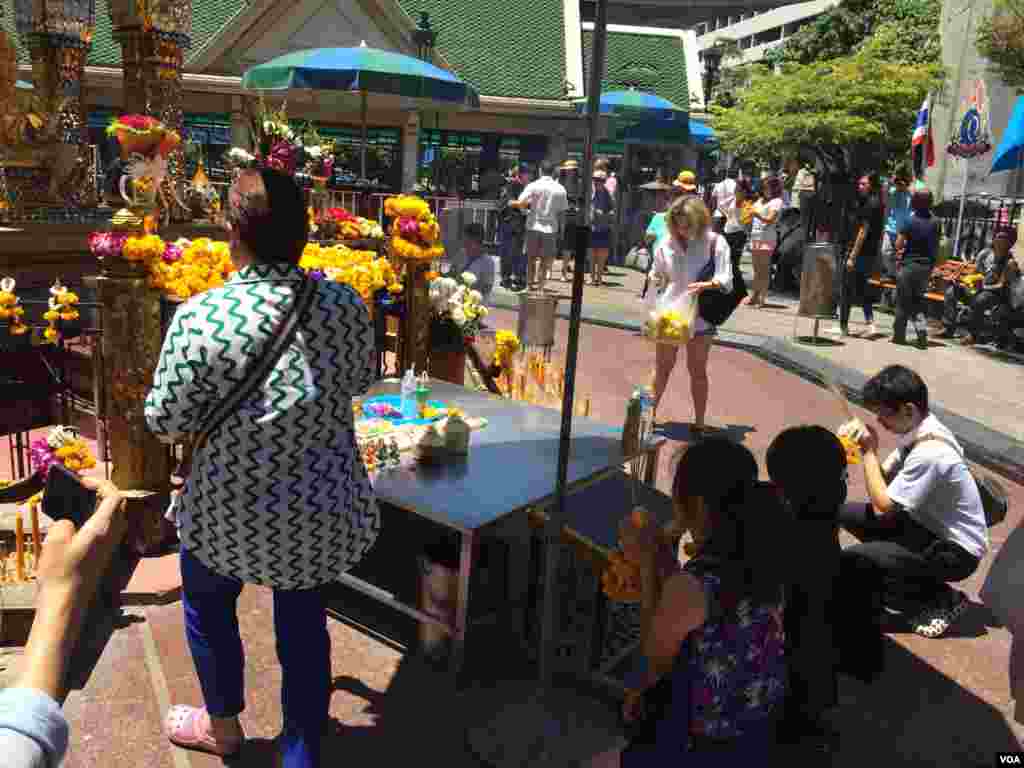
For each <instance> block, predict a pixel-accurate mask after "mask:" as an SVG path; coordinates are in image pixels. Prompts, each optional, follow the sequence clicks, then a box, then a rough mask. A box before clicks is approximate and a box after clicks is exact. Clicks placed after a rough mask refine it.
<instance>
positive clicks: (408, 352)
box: [399, 261, 431, 374]
mask: <svg viewBox="0 0 1024 768" xmlns="http://www.w3.org/2000/svg"><path fill="white" fill-rule="evenodd" d="M429 271H430V262H429V261H428V262H426V263H424V262H423V261H408V262H406V268H405V291H404V296H405V314H403V315H402V326H401V332H400V333H399V341H400V348H401V350H402V354H401V355H400V366H399V369H400V372H401V373H402V374H404V373H405V371H407V370H408V369H409V368H410V367H411V366H412V365H414V364H415V366H416V372H417V373H419V372H420V371H425V370H427V360H428V358H429V356H430V315H431V309H430V285H429V283H428V282H427V272H429Z"/></svg>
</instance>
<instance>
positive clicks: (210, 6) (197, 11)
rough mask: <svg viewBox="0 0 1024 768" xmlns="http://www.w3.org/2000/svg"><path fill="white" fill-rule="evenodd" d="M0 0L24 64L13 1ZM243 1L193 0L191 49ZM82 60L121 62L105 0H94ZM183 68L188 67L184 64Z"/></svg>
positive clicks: (231, 16)
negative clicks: (93, 20) (92, 24)
mask: <svg viewBox="0 0 1024 768" xmlns="http://www.w3.org/2000/svg"><path fill="white" fill-rule="evenodd" d="M2 2H3V3H4V15H3V18H2V22H3V26H4V29H6V30H7V33H8V35H9V36H10V38H11V40H13V41H14V44H15V47H16V48H17V51H18V63H19V64H28V63H29V55H28V47H27V46H26V45H24V43H23V42H22V41H21V40H19V39H18V35H17V33H16V32H15V28H14V8H13V5H14V3H13V2H11V1H10V0H2ZM247 2H248V0H193V2H192V51H196V50H198V49H199V48H201V47H202V46H203V45H205V44H206V43H207V42H208V41H209V40H210V38H212V37H213V36H214V35H215V34H217V32H219V31H220V30H221V29H222V28H223V27H224V25H225V24H227V23H228V22H230V21H231V20H232V19H234V18H235V16H237V15H238V14H239V13H240V12H241V10H242V9H243V8H244V7H245V6H246V4H247ZM187 55H188V54H186V57H187ZM86 64H88V65H90V66H97V67H117V66H120V65H121V46H120V44H119V43H118V42H117V41H116V40H114V36H113V30H112V29H111V26H110V13H109V12H108V11H107V0H96V33H95V35H94V36H93V39H92V49H91V50H90V51H89V58H88V60H87V61H86ZM185 68H186V69H188V67H187V66H186V67H185Z"/></svg>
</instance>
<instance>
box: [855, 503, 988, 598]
mask: <svg viewBox="0 0 1024 768" xmlns="http://www.w3.org/2000/svg"><path fill="white" fill-rule="evenodd" d="M839 522H840V524H841V525H842V526H843V527H844V528H845V529H846V530H847V531H849V532H850V533H851V534H853V535H854V536H856V537H857V538H858V539H859V540H860V542H861V543H860V544H855V545H854V546H852V547H847V548H846V550H844V554H845V553H850V554H854V555H857V556H860V557H862V558H864V559H866V560H868V561H869V562H871V563H873V564H874V565H875V566H876V567H878V568H879V569H880V570H881V572H882V578H883V584H884V589H883V600H884V603H885V605H887V606H888V607H890V608H893V609H896V610H899V611H902V612H904V613H916V612H919V611H921V610H923V609H925V608H929V607H931V606H934V605H935V604H936V603H938V602H939V601H942V600H948V599H949V598H950V597H951V596H952V589H951V588H950V586H949V583H950V582H954V581H963V580H964V579H966V578H967V577H968V576H970V575H971V574H972V573H974V572H975V570H977V568H978V563H979V562H981V560H980V558H978V557H975V556H974V555H972V554H971V553H970V552H968V551H967V550H966V549H964V548H963V547H961V546H960V545H959V544H955V543H953V542H951V541H946V540H945V539H940V538H939V537H938V536H936V535H935V534H934V533H932V532H931V531H930V530H928V529H927V528H925V527H924V526H923V525H921V524H920V523H918V522H916V521H915V520H913V519H912V518H911V517H910V516H909V515H908V514H907V513H905V512H900V513H899V515H898V517H897V518H896V519H895V520H892V521H891V522H889V521H886V522H883V521H880V520H879V519H878V517H877V516H876V515H875V512H874V509H873V508H872V507H871V505H870V504H865V503H863V502H860V503H852V504H845V505H844V506H843V508H842V510H841V511H840V513H839Z"/></svg>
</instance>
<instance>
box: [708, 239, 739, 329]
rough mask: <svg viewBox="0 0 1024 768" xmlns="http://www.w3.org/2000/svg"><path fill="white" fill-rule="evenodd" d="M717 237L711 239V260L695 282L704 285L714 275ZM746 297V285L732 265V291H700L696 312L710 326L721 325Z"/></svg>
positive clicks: (736, 268) (737, 267)
mask: <svg viewBox="0 0 1024 768" xmlns="http://www.w3.org/2000/svg"><path fill="white" fill-rule="evenodd" d="M718 237H719V236H718V235H714V236H713V237H712V239H711V258H710V259H708V263H707V264H705V265H704V268H703V269H701V271H700V274H698V275H697V282H699V283H704V282H707V281H708V280H710V279H711V278H712V277H714V275H715V251H716V250H718ZM746 297H747V283H746V281H745V280H744V279H743V273H742V272H740V267H739V265H738V264H736V263H735V262H733V265H732V290H731V291H728V292H726V291H718V290H713V289H712V290H707V291H701V292H700V294H699V295H698V296H697V311H698V313H699V314H700V316H701V318H702V319H703V320H704V321H705V322H708V323H710V324H711V325H721V324H722V323H724V322H725V321H726V320H728V319H729V316H730V315H732V313H733V312H734V311H735V310H736V307H738V306H739V305H740V303H741V302H742V301H743V300H744V299H745V298H746Z"/></svg>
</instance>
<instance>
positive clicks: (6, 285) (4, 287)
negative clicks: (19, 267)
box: [0, 277, 17, 293]
mask: <svg viewBox="0 0 1024 768" xmlns="http://www.w3.org/2000/svg"><path fill="white" fill-rule="evenodd" d="M16 285H17V283H15V282H14V278H13V277H5V278H4V279H3V280H0V291H4V292H6V293H14V287H15V286H16Z"/></svg>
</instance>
